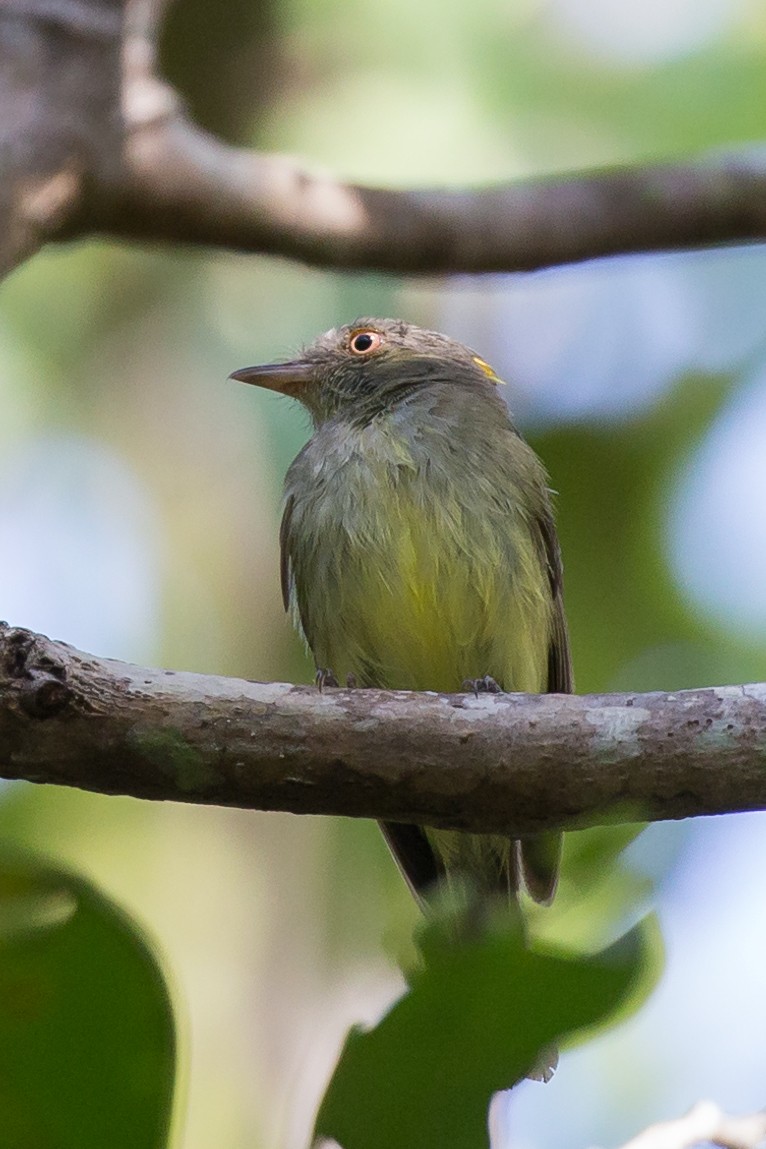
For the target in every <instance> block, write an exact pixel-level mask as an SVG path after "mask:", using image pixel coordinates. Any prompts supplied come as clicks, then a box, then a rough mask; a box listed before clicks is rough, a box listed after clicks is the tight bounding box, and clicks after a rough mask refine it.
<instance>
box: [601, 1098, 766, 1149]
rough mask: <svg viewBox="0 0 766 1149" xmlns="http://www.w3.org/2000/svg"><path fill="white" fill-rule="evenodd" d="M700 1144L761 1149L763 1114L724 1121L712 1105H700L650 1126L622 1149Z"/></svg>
mask: <svg viewBox="0 0 766 1149" xmlns="http://www.w3.org/2000/svg"><path fill="white" fill-rule="evenodd" d="M703 1144H705V1145H707V1144H711V1145H718V1146H720V1147H721V1149H762V1147H763V1146H764V1145H766V1113H764V1112H761V1113H749V1114H747V1115H746V1116H744V1117H728V1116H727V1115H726V1114H725V1113H722V1112H721V1110H720V1109H719V1108H718V1106H717V1105H714V1104H713V1103H712V1101H700V1102H698V1103H697V1104H696V1105H695V1106H694V1108H693V1109H690V1110H689V1112H688V1113H687V1114H686V1115H685V1116H684V1117H678V1118H676V1119H675V1120H674V1121H661V1122H658V1124H656V1125H650V1126H649V1128H648V1129H645V1130H644V1131H643V1133H640V1134H639V1135H638V1137H634V1138H633V1140H632V1141H628V1143H627V1144H626V1145H623V1146H622V1149H694V1146H702V1145H703Z"/></svg>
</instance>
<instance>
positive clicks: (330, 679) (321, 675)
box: [314, 666, 340, 693]
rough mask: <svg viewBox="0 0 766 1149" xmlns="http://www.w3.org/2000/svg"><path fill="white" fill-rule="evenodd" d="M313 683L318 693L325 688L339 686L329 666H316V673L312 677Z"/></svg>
mask: <svg viewBox="0 0 766 1149" xmlns="http://www.w3.org/2000/svg"><path fill="white" fill-rule="evenodd" d="M314 682H315V683H316V684H317V686H318V687H319V691H320V693H321V692H322V691H323V690H324V688H325V686H340V683H339V682H338V680H337V678H336V677H335V674H334V673H333V671H332V670H331V669H330V667H329V666H318V667H317V672H316V674H315V675H314Z"/></svg>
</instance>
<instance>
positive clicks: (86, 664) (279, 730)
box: [0, 625, 766, 834]
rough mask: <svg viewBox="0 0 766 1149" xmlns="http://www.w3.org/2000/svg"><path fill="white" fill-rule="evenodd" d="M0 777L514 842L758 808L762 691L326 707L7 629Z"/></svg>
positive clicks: (356, 694)
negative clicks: (614, 824)
mask: <svg viewBox="0 0 766 1149" xmlns="http://www.w3.org/2000/svg"><path fill="white" fill-rule="evenodd" d="M0 775H2V776H4V777H6V778H26V779H28V780H29V781H32V782H55V783H58V784H61V785H66V786H78V787H81V788H83V789H86V790H98V791H101V792H103V793H110V794H111V793H114V794H131V795H133V796H134V797H137V798H153V799H171V800H175V801H186V802H199V803H209V804H216V805H228V806H242V807H248V808H257V809H263V810H291V811H293V812H295V813H304V814H344V815H351V816H362V817H375V818H387V819H394V820H398V821H403V822H422V823H428V824H431V825H437V826H454V827H459V828H463V829H471V830H477V831H504V832H507V833H519V834H524V833H529V832H531V831H535V830H539V829H540V828H542V827H551V828H553V827H570V828H571V827H573V826H583V825H588V824H593V823H599V822H603V821H611V820H613V819H615V818H622V819H623V820H625V819H627V818H630V819H631V820H635V819H643V818H648V819H664V818H685V817H689V816H692V815H697V814H721V813H726V812H730V811H735V810H751V809H766V684H764V685H758V686H730V687H720V688H713V689H707V690H688V691H682V692H680V693H678V694H660V693H657V694H643V695H628V694H611V695H590V696H568V695H503V696H495V695H485V696H481V697H479V698H474V697H473V695H437V694H416V693H406V692H399V693H397V692H392V691H380V690H353V691H347V690H328V691H325V693H323V694H320V693H319V692H318V691H317V690H316V689H314V688H313V687H298V686H290V685H287V684H284V683H253V682H244V681H241V680H238V679H222V678H212V677H205V676H202V675H196V674H185V673H175V672H173V671H167V670H146V669H143V668H141V667H136V666H130V665H128V664H126V663H120V662H114V661H111V660H108V659H100V658H95V657H93V656H92V655H88V654H82V653H80V652H79V651H76V650H74V649H72V648H71V647H69V646H65V645H64V644H63V643H56V642H50V641H49V640H48V639H46V638H43V637H42V636H35V635H33V634H31V633H30V632H29V631H25V630H14V629H11V628H9V627H7V626H5V625H3V626H2V627H0Z"/></svg>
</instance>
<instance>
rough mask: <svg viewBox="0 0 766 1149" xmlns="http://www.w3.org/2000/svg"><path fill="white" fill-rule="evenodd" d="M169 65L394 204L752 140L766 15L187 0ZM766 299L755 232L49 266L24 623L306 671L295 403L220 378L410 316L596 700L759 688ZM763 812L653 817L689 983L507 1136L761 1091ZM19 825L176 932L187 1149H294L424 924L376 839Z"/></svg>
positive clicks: (649, 8) (303, 831)
mask: <svg viewBox="0 0 766 1149" xmlns="http://www.w3.org/2000/svg"><path fill="white" fill-rule="evenodd" d="M163 60H164V66H165V69H166V72H167V74H168V75H169V77H170V78H171V79H173V80H174V82H176V83H177V84H178V85H179V86H180V87H181V89H182V91H183V92H184V95H185V97H186V99H187V100H188V102H189V104H190V106H191V107H192V109H193V110H194V112H195V114H196V115H197V116H198V118H199V120H200V121H201V122H202V123H204V124H205V125H206V126H208V127H209V128H211V129H213V130H215V131H217V132H219V133H221V134H222V135H224V136H226V137H227V138H228V139H230V140H233V141H236V142H240V143H246V144H250V145H254V146H258V147H261V148H264V149H267V150H284V151H290V152H293V153H295V154H298V155H301V156H303V157H305V158H306V160H307V161H310V162H312V163H318V164H322V165H324V166H326V167H328V168H330V169H331V170H333V171H334V172H335V173H337V174H338V175H339V176H342V177H346V178H349V179H353V180H361V181H376V182H379V183H382V184H387V185H390V186H406V185H408V184H422V185H428V184H442V183H443V184H454V185H457V184H461V185H463V184H466V183H476V184H482V183H486V182H490V181H498V180H504V179H511V178H514V177H521V176H527V175H537V174H542V173H551V172H561V171H566V170H572V169H577V168H582V167H589V166H598V165H604V164H616V163H640V162H642V161H644V160H657V159H662V158H667V159H672V158H674V157H683V156H687V155H689V154H691V153H695V152H698V151H700V150H705V149H709V148H716V147H720V146H724V145H727V146H729V145H730V146H736V145H737V144H739V143H741V142H744V141H750V140H759V139H763V138H765V137H766V68H765V65H766V15H765V14H764V10H763V6H762V4H760V3H759V0H662V2H660V0H643V2H642V3H639V2H638V0H623V2H620V0H551V2H549V3H546V2H544V0H477V2H476V3H473V4H470V5H465V4H458V3H455V2H453V0H449V2H446V3H445V2H441V3H438V2H437V0H422V2H421V3H420V4H417V5H412V4H410V3H404V2H403V0H391V2H390V3H388V4H386V5H384V6H381V5H378V4H374V3H373V2H372V0H325V2H324V3H321V4H312V3H310V2H309V0H285V2H284V3H282V4H280V5H275V4H270V3H263V4H259V5H255V4H253V3H252V0H249V2H248V3H244V2H243V0H232V2H231V3H227V4H226V5H223V6H219V7H216V8H215V9H213V8H212V7H211V6H210V5H209V4H207V3H206V2H205V0H179V2H178V3H177V4H176V5H175V6H174V8H173V9H172V10H171V15H170V17H169V20H168V23H167V27H166V29H165V34H164V38H163ZM765 294H766V253H764V251H763V250H762V248H760V247H757V246H753V247H750V248H747V249H743V248H740V249H736V250H730V251H718V252H707V253H698V254H689V255H676V256H667V255H659V256H646V257H640V258H633V259H615V260H611V261H608V262H602V263H599V264H593V265H582V266H579V267H573V268H564V269H561V270H551V271H546V272H542V273H537V274H533V275H525V276H494V277H485V278H478V277H476V278H473V277H461V278H456V279H449V278H443V279H439V280H436V279H420V280H407V281H404V280H399V279H396V278H390V277H389V278H383V277H379V276H375V275H360V274H355V275H348V274H344V275H340V274H335V273H332V272H324V271H318V270H314V269H306V268H303V267H300V266H297V265H293V264H290V263H287V262H283V261H279V260H276V259H270V258H265V257H264V258H261V257H252V256H247V257H245V256H236V255H231V254H222V253H209V254H208V253H201V252H192V251H182V250H172V251H171V250H161V249H157V250H154V251H146V250H139V249H136V248H127V247H123V248H120V247H117V246H112V245H108V244H105V243H90V244H86V245H77V246H70V247H67V248H62V249H60V250H50V251H47V252H46V253H44V254H42V255H39V256H37V257H36V258H35V259H33V260H32V261H31V262H30V263H29V264H28V265H27V266H25V267H23V268H21V269H20V270H18V271H17V272H16V273H15V274H14V275H13V276H12V278H11V279H10V280H8V281H7V282H6V283H5V284H4V287H3V293H2V297H0V392H1V394H0V402H1V403H2V412H3V415H2V419H0V448H1V449H2V451H1V454H0V553H2V555H3V562H2V564H0V615H2V616H3V617H7V618H8V619H9V621H10V622H12V623H14V624H18V625H23V626H29V627H31V628H34V629H39V630H42V631H44V632H46V633H48V634H50V635H51V636H53V637H56V638H61V639H64V640H66V641H67V642H70V643H73V644H75V645H78V646H81V647H83V648H84V649H87V650H92V651H95V652H97V653H101V654H105V655H110V656H113V657H118V658H126V659H131V660H134V661H137V662H140V663H152V664H160V665H164V666H168V667H179V668H181V667H182V668H186V669H192V670H197V671H202V672H206V673H211V674H232V675H240V676H243V677H248V678H258V679H290V680H297V681H307V680H308V679H309V678H310V676H311V666H310V664H309V662H308V661H307V659H306V657H305V655H304V653H303V651H302V648H301V644H300V642H299V640H298V639H297V638H296V637H295V636H294V635H293V634H292V633H291V630H290V626H289V623H288V620H287V619H286V618H285V616H284V614H283V612H282V608H281V602H280V597H279V586H278V553H277V531H278V523H279V502H280V489H281V481H282V476H283V473H284V470H285V468H286V466H287V464H288V463H289V461H290V459H291V458H292V457H293V455H294V454H295V453H296V451H297V449H298V448H299V447H300V445H301V444H302V442H303V441H304V439H305V438H306V436H307V433H308V425H307V420H306V418H305V416H304V415H303V414H302V413H301V412H300V411H299V410H297V409H294V408H293V407H292V406H291V405H290V404H289V403H287V402H285V401H284V400H281V399H280V398H279V397H277V396H274V395H271V394H268V393H260V392H258V391H256V390H255V389H251V388H246V387H243V386H241V385H238V384H235V383H228V382H226V376H227V375H228V373H229V372H230V371H231V370H233V369H235V368H237V367H241V366H243V365H245V364H248V363H256V362H261V361H267V360H270V359H273V358H278V357H280V356H287V355H289V354H291V353H293V352H295V351H296V350H297V349H298V348H299V347H300V345H301V343H302V342H303V341H306V340H308V339H310V338H311V337H313V336H314V335H315V334H316V333H317V332H319V331H321V330H324V329H325V328H327V327H330V326H333V325H334V324H336V323H339V322H346V321H348V320H351V319H353V318H355V317H356V316H357V315H401V316H403V317H405V318H408V319H410V320H413V321H415V322H418V323H421V324H425V325H427V326H433V327H436V328H438V329H441V330H444V331H446V332H448V333H449V334H451V335H453V336H455V337H457V338H459V339H462V340H464V341H465V342H467V343H469V344H471V345H472V346H473V347H475V348H476V350H477V351H478V352H479V353H480V354H481V355H482V356H484V357H485V358H487V359H488V360H489V361H490V362H491V363H492V364H493V366H494V367H495V369H496V370H497V371H498V373H500V374H501V375H503V376H504V378H506V379H507V381H508V384H509V386H508V398H509V403H510V405H511V407H512V409H513V410H514V412H515V414H516V416H517V418H518V421H519V423H520V425H521V426H522V428H523V430H524V431H525V433H526V434H527V435H528V437H529V438H530V439H531V441H532V442H533V444H534V446H535V447H536V448H537V450H538V451H539V452H540V454H541V455H542V456H543V458H544V460H545V461H546V463H547V465H548V468H549V470H550V473H551V476H552V484H553V486H554V487H555V489H556V490H557V491H558V492H559V497H558V506H559V519H560V534H561V540H562V546H563V550H564V558H565V567H566V600H567V607H568V612H569V617H570V620H571V629H572V640H573V651H574V659H575V670H576V677H577V685H578V689H579V690H581V691H595V690H612V689H614V690H618V689H634V690H648V689H675V688H680V687H684V686H698V685H705V684H718V683H725V682H744V681H748V680H763V679H766V594H765V593H764V587H765V586H766V526H765V525H764V524H765V523H766V450H765V449H764V444H765V443H766V306H765V305H764V296H765ZM762 830H763V821H762V818H760V817H758V816H754V815H752V816H742V817H737V818H728V819H718V820H707V821H700V822H698V823H695V824H684V825H677V826H673V825H666V826H657V827H653V828H652V829H651V830H650V831H648V832H647V833H646V834H645V835H644V836H643V837H642V838H641V839H639V841H638V842H637V843H636V844H635V845H634V846H632V847H631V849H630V859H631V865H632V866H633V868H634V870H635V872H636V874H637V875H639V876H640V875H642V874H644V875H648V876H649V877H651V878H653V879H654V880H655V881H656V882H657V883H658V905H659V911H660V916H661V920H662V923H663V927H664V932H665V937H666V944H667V947H668V968H667V972H666V974H665V978H664V980H663V982H662V984H661V987H660V990H659V991H658V993H657V994H656V995H655V997H654V998H653V1000H652V1002H651V1003H650V1005H649V1006H648V1007H647V1008H646V1009H645V1010H644V1011H643V1012H642V1013H641V1014H640V1015H639V1016H638V1017H637V1018H635V1019H633V1020H632V1021H631V1022H629V1023H627V1024H625V1025H623V1026H622V1027H621V1028H620V1029H618V1030H615V1031H614V1033H612V1034H609V1035H606V1036H605V1037H603V1038H601V1039H599V1040H598V1041H596V1042H594V1043H592V1044H591V1045H589V1046H588V1047H587V1048H584V1049H581V1050H578V1051H576V1052H573V1053H571V1054H566V1055H565V1056H564V1058H563V1061H562V1065H561V1068H560V1070H559V1072H558V1074H557V1076H556V1078H555V1079H554V1082H553V1083H552V1084H551V1085H549V1086H546V1087H545V1088H543V1087H541V1086H539V1085H535V1084H534V1083H526V1084H525V1085H524V1086H523V1087H522V1088H521V1089H520V1090H518V1091H517V1093H516V1094H514V1095H513V1097H512V1099H511V1100H510V1102H508V1103H507V1105H505V1102H504V1105H505V1108H507V1112H503V1113H501V1114H500V1115H499V1116H498V1114H497V1113H496V1114H495V1118H496V1120H497V1121H499V1122H500V1124H501V1126H502V1129H503V1130H506V1131H507V1130H508V1129H510V1130H511V1137H512V1143H513V1145H514V1146H515V1147H517V1149H523V1147H525V1146H529V1147H530V1149H531V1147H532V1146H535V1147H538V1149H548V1147H551V1149H552V1147H553V1146H554V1145H560V1144H562V1143H566V1144H570V1145H580V1144H582V1145H585V1144H590V1143H596V1142H598V1143H601V1144H608V1143H610V1142H614V1141H617V1140H620V1139H625V1138H627V1136H628V1135H629V1134H630V1133H631V1132H632V1131H634V1130H635V1129H636V1128H638V1127H640V1126H641V1125H642V1124H645V1123H647V1122H648V1121H649V1120H652V1119H655V1118H658V1117H661V1116H662V1115H664V1114H673V1113H676V1112H678V1111H680V1110H682V1109H684V1108H686V1107H687V1106H688V1105H689V1104H691V1103H692V1102H693V1101H694V1100H695V1099H696V1098H697V1097H699V1096H705V1095H713V1096H714V1097H715V1099H716V1100H717V1101H718V1102H720V1103H721V1104H723V1105H724V1106H730V1107H732V1108H735V1109H736V1108H758V1107H760V1106H761V1105H762V1102H763V1090H762V1065H763V1053H764V1041H763V1036H762V1035H763V1033H764V1032H766V1004H764V1000H765V998H764V995H763V993H762V983H763V976H762V957H760V958H759V957H758V955H759V954H761V955H762V953H763V949H764V944H765V943H766V926H765V925H764V923H763V922H762V920H761V917H760V915H759V913H758V905H757V902H758V899H757V897H756V896H754V894H753V890H754V888H755V886H756V883H757V875H758V873H759V872H760V869H761V868H763V867H766V844H762V839H763V838H764V835H763V833H762ZM0 838H2V840H4V841H7V842H11V843H18V844H20V845H25V846H32V847H36V848H39V849H41V850H43V851H45V852H46V854H48V855H49V856H50V857H52V858H54V859H59V860H62V861H64V862H66V863H67V864H69V865H71V866H73V867H74V868H76V869H77V870H79V871H80V872H82V873H84V874H85V875H87V876H89V877H90V878H92V879H93V880H94V881H95V882H96V883H97V884H98V885H99V886H100V887H101V888H102V889H104V890H105V891H106V892H107V893H108V894H110V895H111V896H113V897H114V898H115V899H116V900H117V901H118V902H119V903H121V904H122V905H123V906H125V907H126V908H127V909H128V910H129V911H130V912H131V913H132V914H133V915H134V916H135V917H136V918H137V919H138V921H139V922H141V923H142V924H143V925H144V926H145V928H146V930H147V932H148V934H149V936H150V937H151V938H152V939H153V941H154V943H155V945H156V948H157V949H158V951H159V952H160V954H161V956H162V961H163V964H164V968H165V969H166V971H167V972H168V973H169V975H170V980H171V988H172V993H173V997H174V1002H175V1006H176V1009H177V1011H178V1014H179V1017H180V1028H181V1053H180V1056H181V1063H182V1069H181V1073H182V1081H183V1083H184V1084H183V1085H182V1087H181V1092H180V1096H179V1099H178V1101H177V1112H176V1143H177V1145H178V1146H179V1147H181V1146H182V1147H183V1149H208V1147H209V1146H210V1145H216V1146H221V1149H244V1147H245V1146H247V1147H248V1149H252V1147H258V1146H263V1147H267V1149H271V1147H272V1146H274V1147H276V1146H280V1147H285V1149H293V1147H296V1149H297V1147H298V1146H300V1145H302V1144H303V1143H304V1141H305V1137H306V1135H307V1131H308V1129H309V1128H310V1125H311V1119H312V1116H313V1111H314V1108H315V1105H316V1103H317V1100H318V1098H319V1096H320V1094H321V1091H322V1087H323V1085H324V1083H325V1081H326V1079H327V1076H328V1074H329V1071H330V1067H331V1065H332V1062H333V1059H334V1056H335V1055H336V1052H337V1049H338V1046H339V1043H340V1040H341V1038H342V1035H343V1033H344V1031H345V1029H346V1027H347V1026H348V1025H349V1024H350V1023H351V1022H354V1021H359V1020H364V1019H372V1018H374V1017H376V1016H377V1015H378V1014H379V1012H380V1010H381V1009H382V1008H383V1007H384V1006H385V1004H386V1003H387V1002H389V1001H390V1000H391V999H392V997H393V996H394V994H395V993H396V992H397V990H398V989H399V988H400V987H401V980H400V975H399V974H398V973H397V972H396V968H395V965H394V963H393V961H392V957H391V955H392V954H395V953H396V949H397V946H398V945H399V944H400V942H401V938H402V937H403V936H404V935H405V933H406V930H407V929H408V928H409V927H410V926H411V925H412V923H413V922H414V921H415V920H416V918H417V911H416V909H415V907H414V905H413V904H412V903H411V900H410V898H409V895H408V893H407V891H406V889H405V888H404V885H403V883H402V882H401V880H400V879H399V877H398V874H397V873H396V871H395V867H394V866H393V864H392V863H391V862H390V861H389V859H388V857H387V853H386V849H385V847H384V845H383V843H382V840H381V839H380V838H379V835H378V833H377V831H376V829H375V827H374V826H373V825H371V824H366V823H353V822H348V821H332V820H328V819H309V818H301V819H298V818H292V817H289V816H277V815H261V814H256V813H249V812H240V811H227V810H217V809H195V808H192V807H183V806H172V805H160V804H156V805H152V804H150V803H139V802H136V801H132V800H128V799H115V798H100V797H97V796H93V795H87V794H81V793H76V792H66V791H57V790H53V789H36V788H34V787H32V786H27V785H13V786H10V785H8V786H6V787H5V788H4V789H3V790H2V792H1V794H0ZM634 908H635V907H630V908H629V912H628V916H630V911H632V910H633V909H634ZM573 929H574V931H575V932H576V929H577V923H576V922H575V923H574V925H573ZM735 1030H736V1043H735V1037H734V1031H735ZM628 1083H629V1084H628ZM498 1137H500V1138H501V1140H502V1139H503V1138H504V1137H506V1133H503V1132H502V1130H501V1132H500V1133H498ZM563 1139H565V1140H563Z"/></svg>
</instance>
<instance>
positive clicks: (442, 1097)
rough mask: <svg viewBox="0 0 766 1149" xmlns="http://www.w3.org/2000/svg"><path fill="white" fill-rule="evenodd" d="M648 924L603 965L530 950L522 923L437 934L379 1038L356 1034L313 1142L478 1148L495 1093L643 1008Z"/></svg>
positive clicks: (599, 958)
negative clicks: (574, 1037) (479, 933)
mask: <svg viewBox="0 0 766 1149" xmlns="http://www.w3.org/2000/svg"><path fill="white" fill-rule="evenodd" d="M652 941H653V938H651V937H650V931H648V930H647V929H646V928H645V927H644V926H643V925H642V926H639V927H637V928H636V929H634V930H631V931H630V933H629V934H627V935H626V936H625V937H624V938H622V939H621V940H620V941H619V942H617V943H616V944H615V945H613V946H611V947H610V948H609V949H608V950H605V951H604V952H602V953H600V954H597V955H595V956H587V957H582V956H578V957H572V956H564V955H561V954H552V953H538V952H533V951H530V950H528V949H526V948H525V945H524V941H523V938H522V935H521V931H520V930H519V928H518V923H517V922H516V923H515V922H514V921H513V920H506V922H505V925H504V927H503V929H502V930H500V929H497V928H496V929H494V930H493V931H492V932H491V933H488V934H487V935H486V936H483V937H482V938H480V939H477V940H471V941H468V942H463V943H460V944H458V943H456V942H455V941H454V940H452V941H448V940H447V938H446V935H445V933H444V930H443V928H442V926H441V925H436V926H432V927H429V928H428V930H427V932H426V938H425V944H424V945H423V946H422V947H421V949H422V952H423V953H424V955H425V965H424V966H423V967H421V969H420V970H419V971H417V972H416V973H414V974H413V975H412V976H411V986H410V989H409V990H408V991H407V992H406V993H405V994H404V995H403V996H402V997H401V998H400V999H399V1000H398V1001H397V1002H396V1003H395V1004H394V1006H393V1007H392V1008H391V1009H390V1010H389V1012H388V1013H387V1014H386V1015H385V1017H384V1018H383V1019H382V1021H381V1022H380V1023H379V1024H378V1025H377V1026H375V1027H374V1028H373V1029H371V1030H367V1031H362V1030H360V1029H358V1028H356V1029H352V1030H351V1032H350V1033H349V1035H348V1037H347V1039H346V1044H345V1047H344V1049H343V1052H342V1054H341V1057H340V1061H339V1063H338V1065H337V1067H336V1070H335V1073H334V1075H333V1078H332V1081H331V1083H330V1086H329V1088H328V1090H327V1093H326V1095H325V1098H324V1100H323V1102H322V1105H321V1107H320V1110H319V1115H318V1117H317V1121H316V1126H315V1131H314V1136H315V1139H321V1138H334V1139H335V1140H336V1141H338V1142H339V1143H340V1144H341V1145H342V1146H343V1147H344V1149H391V1146H396V1149H430V1147H431V1146H433V1149H444V1147H445V1146H447V1145H448V1146H449V1147H450V1149H477V1147H478V1146H484V1145H486V1144H487V1107H488V1104H489V1100H490V1098H491V1096H492V1094H493V1093H495V1092H497V1091H498V1090H500V1089H506V1088H508V1087H509V1086H511V1085H513V1084H514V1083H515V1082H516V1081H518V1080H520V1079H521V1078H522V1077H524V1075H525V1074H526V1073H528V1072H529V1070H530V1067H532V1066H533V1065H534V1064H535V1063H536V1062H537V1061H538V1055H539V1051H541V1050H544V1049H546V1048H547V1047H550V1046H552V1045H555V1044H556V1043H557V1042H559V1041H560V1040H561V1039H562V1038H564V1037H565V1036H566V1035H568V1034H571V1033H573V1032H574V1031H577V1030H582V1029H588V1030H592V1029H593V1028H595V1027H596V1026H597V1025H599V1024H602V1023H603V1022H604V1020H605V1019H606V1018H608V1017H610V1016H611V1015H614V1013H615V1012H616V1011H617V1010H620V1011H622V1012H624V1011H625V1009H626V1008H627V1006H628V1004H629V1003H630V1004H635V998H636V996H637V990H638V989H639V987H640V989H641V992H642V993H643V992H644V991H645V990H646V989H647V988H648V987H647V973H646V971H647V970H648V969H650V968H651V969H652V970H654V971H656V968H657V963H656V960H654V959H651V960H650V958H651V948H652V946H651V942H652Z"/></svg>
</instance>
